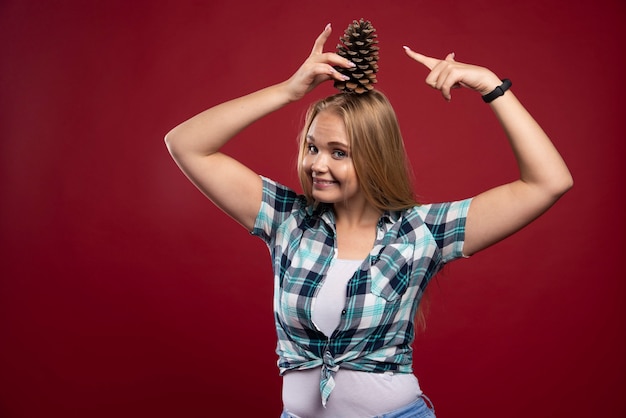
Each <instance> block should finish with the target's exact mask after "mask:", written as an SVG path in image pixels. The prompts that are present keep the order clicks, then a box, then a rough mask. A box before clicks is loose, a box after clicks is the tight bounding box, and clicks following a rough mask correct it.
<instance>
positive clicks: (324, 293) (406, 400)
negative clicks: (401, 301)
mask: <svg viewBox="0 0 626 418" xmlns="http://www.w3.org/2000/svg"><path fill="white" fill-rule="evenodd" d="M361 263H362V260H343V259H335V260H333V263H332V264H331V266H330V268H329V270H328V273H327V275H326V279H325V280H324V282H323V284H322V287H321V288H320V290H319V292H318V294H317V296H316V298H315V300H314V301H313V306H312V313H311V315H312V320H313V323H314V324H315V325H316V326H317V328H318V329H319V330H320V331H322V332H323V333H324V334H325V335H327V336H330V335H331V334H332V333H333V332H334V331H335V329H336V328H337V326H338V325H339V322H340V320H341V311H342V310H343V309H344V305H345V303H346V291H347V284H348V281H350V279H351V278H352V276H353V275H354V272H355V271H356V270H357V268H359V266H360V265H361ZM320 373H321V370H320V368H319V367H317V368H314V369H308V370H294V371H290V372H287V373H286V374H285V375H284V376H283V405H284V407H285V410H286V411H287V412H289V413H290V414H292V415H295V416H298V417H301V418H308V417H314V418H325V417H338V416H340V417H342V418H351V417H355V418H356V417H364V416H375V415H381V414H384V413H385V412H390V411H393V410H395V409H398V408H401V407H403V406H406V405H408V404H410V403H411V402H413V401H415V400H416V399H417V398H418V397H419V396H420V395H421V394H422V391H421V390H420V387H419V383H418V381H417V378H416V377H415V376H414V375H413V374H411V373H396V374H394V373H368V372H359V371H354V370H346V369H341V368H339V370H338V371H337V373H336V374H335V384H336V386H335V388H334V389H333V393H332V394H331V396H330V399H329V400H328V403H327V404H326V408H324V407H323V406H322V401H321V398H320V389H319V387H320V386H319V385H320Z"/></svg>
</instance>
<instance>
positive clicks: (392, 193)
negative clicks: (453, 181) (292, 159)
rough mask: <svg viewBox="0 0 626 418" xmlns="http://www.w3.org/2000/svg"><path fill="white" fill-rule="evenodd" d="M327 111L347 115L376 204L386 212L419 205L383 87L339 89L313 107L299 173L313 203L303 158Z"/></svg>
mask: <svg viewBox="0 0 626 418" xmlns="http://www.w3.org/2000/svg"><path fill="white" fill-rule="evenodd" d="M321 112H333V113H334V114H335V115H337V116H339V117H340V118H341V119H342V120H343V122H344V125H345V128H346V135H347V136H348V141H349V144H350V154H351V158H352V163H353V164H354V169H355V172H356V176H357V179H358V181H359V187H360V189H361V191H362V192H363V194H364V195H365V198H366V199H367V200H368V202H369V203H370V204H372V205H373V206H374V207H376V208H378V209H379V210H381V211H385V210H402V209H408V208H410V207H413V206H415V205H416V204H417V202H416V200H415V196H414V193H413V185H412V181H411V180H412V173H411V169H410V166H409V161H408V158H407V155H406V150H405V149H404V142H403V140H402V135H401V133H400V126H399V125H398V120H397V118H396V114H395V111H394V110H393V107H392V106H391V103H389V100H388V99H387V97H385V95H384V94H383V93H381V92H379V91H377V90H372V91H370V92H367V93H364V94H351V93H339V94H336V95H334V96H330V97H327V98H325V99H322V100H320V101H318V102H316V103H313V104H312V105H311V106H310V107H309V110H308V111H307V114H306V118H305V123H304V128H303V129H302V133H301V135H300V150H299V155H298V177H299V179H300V184H301V186H302V190H303V192H304V195H305V196H306V197H307V199H308V200H309V203H314V201H313V198H312V193H311V188H312V184H311V178H310V177H309V176H307V175H306V173H305V171H304V167H303V164H302V162H303V159H304V157H305V155H306V153H307V143H306V136H307V133H308V131H309V128H310V126H311V123H312V122H313V119H315V117H316V116H317V115H318V114H319V113H321Z"/></svg>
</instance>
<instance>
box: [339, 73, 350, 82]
mask: <svg viewBox="0 0 626 418" xmlns="http://www.w3.org/2000/svg"><path fill="white" fill-rule="evenodd" d="M341 79H342V80H343V81H348V80H350V77H348V76H347V75H343V74H342V75H341Z"/></svg>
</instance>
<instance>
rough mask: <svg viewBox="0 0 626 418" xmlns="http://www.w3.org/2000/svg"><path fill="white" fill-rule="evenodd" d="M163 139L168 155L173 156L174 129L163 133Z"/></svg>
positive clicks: (174, 150) (174, 149)
mask: <svg viewBox="0 0 626 418" xmlns="http://www.w3.org/2000/svg"><path fill="white" fill-rule="evenodd" d="M164 141H165V146H166V147H167V150H168V151H169V153H170V155H171V156H172V157H174V156H175V154H176V135H175V134H174V130H171V131H169V132H168V133H167V134H166V135H165V138H164Z"/></svg>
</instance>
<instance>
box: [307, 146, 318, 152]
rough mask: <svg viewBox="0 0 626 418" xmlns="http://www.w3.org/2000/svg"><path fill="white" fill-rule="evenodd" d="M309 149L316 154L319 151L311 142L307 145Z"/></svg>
mask: <svg viewBox="0 0 626 418" xmlns="http://www.w3.org/2000/svg"><path fill="white" fill-rule="evenodd" d="M306 148H307V150H308V151H309V154H316V153H317V147H316V146H315V145H313V144H309V145H307V146H306Z"/></svg>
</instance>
